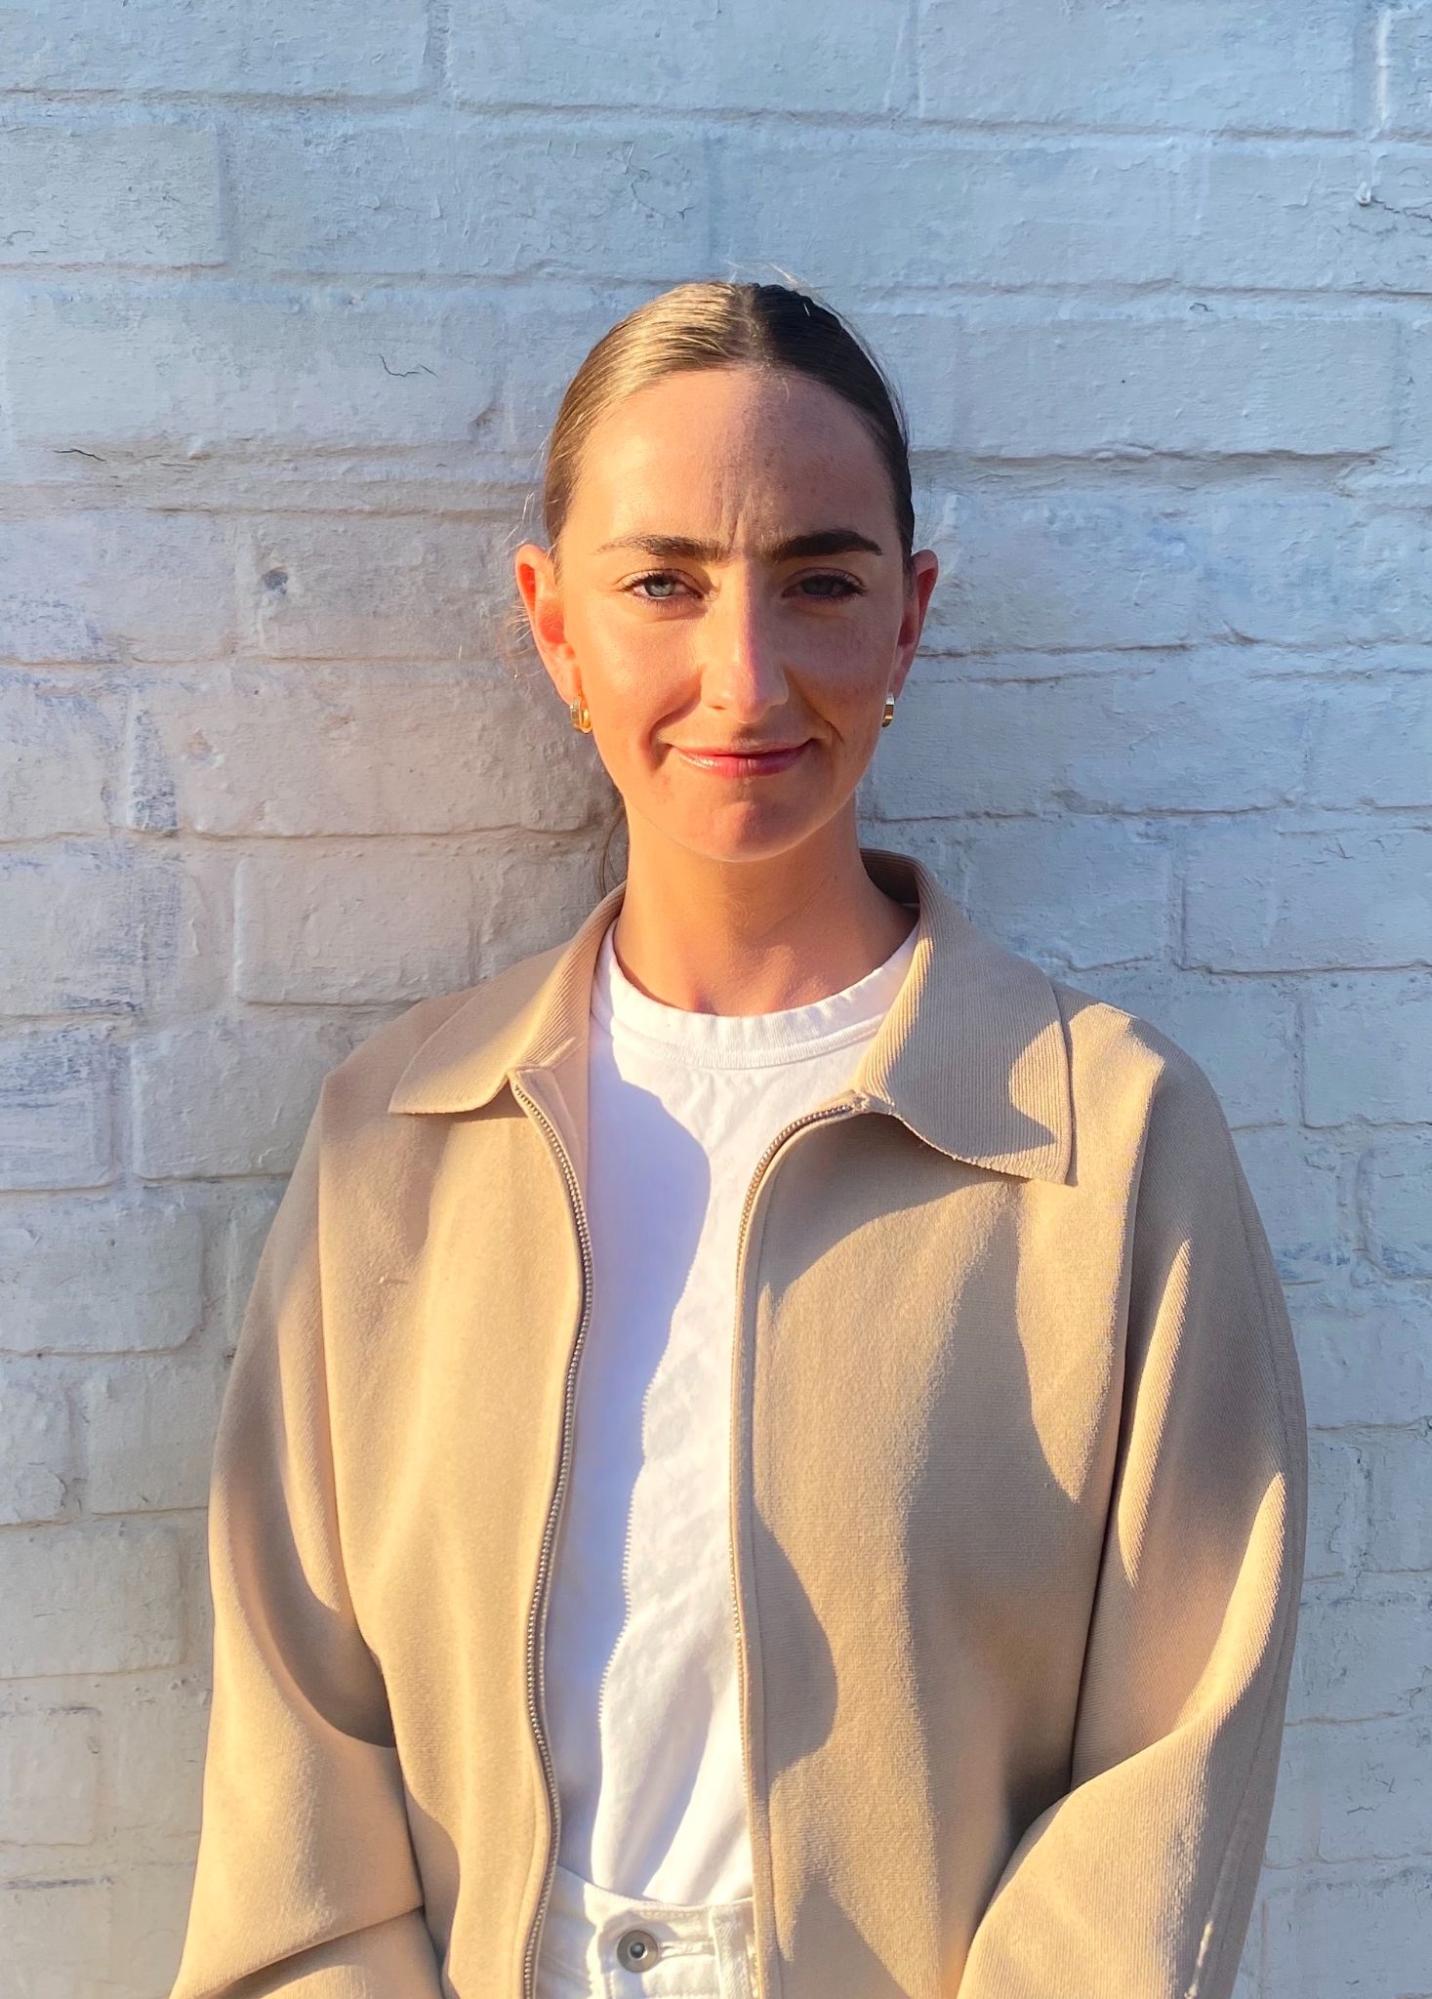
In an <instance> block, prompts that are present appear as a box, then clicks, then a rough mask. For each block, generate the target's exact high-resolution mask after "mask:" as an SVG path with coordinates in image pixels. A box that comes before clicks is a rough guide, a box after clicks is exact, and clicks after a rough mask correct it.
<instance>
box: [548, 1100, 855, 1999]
mask: <svg viewBox="0 0 1432 1999" xmlns="http://www.w3.org/2000/svg"><path fill="white" fill-rule="evenodd" d="M512 1089H513V1094H514V1095H515V1096H516V1098H517V1100H518V1102H519V1103H521V1104H522V1105H523V1107H524V1108H525V1109H526V1110H527V1111H528V1112H529V1113H530V1114H531V1115H532V1116H533V1117H535V1118H536V1119H537V1122H538V1123H539V1124H540V1125H541V1126H542V1128H543V1130H544V1131H545V1132H546V1133H547V1135H548V1138H549V1139H550V1141H551V1144H552V1147H553V1150H554V1151H555V1153H556V1155H557V1157H558V1159H559V1160H560V1162H561V1166H562V1172H563V1174H564V1175H565V1177H566V1181H567V1187H568V1191H569V1193H570V1195H571V1200H572V1213H573V1216H574V1219H575V1221H576V1224H577V1239H578V1242H579V1244H580V1246H581V1252H582V1305H581V1314H580V1317H579V1319H578V1322H577V1336H576V1339H575V1340H574V1342H573V1344H572V1353H571V1358H570V1359H569V1361H568V1363H567V1378H566V1381H565V1383H564V1384H563V1390H562V1448H561V1453H560V1456H559V1459H558V1464H557V1478H556V1483H555V1485H554V1487H553V1492H552V1497H551V1500H550V1501H549V1503H548V1507H547V1520H546V1525H545V1527H544V1529H543V1534H542V1549H541V1554H540V1556H539V1559H538V1563H537V1581H536V1586H535V1588H534V1589H533V1592H532V1604H531V1608H530V1610H529V1613H528V1618H527V1656H526V1664H527V1711H528V1715H529V1717H530V1720H531V1724H532V1733H533V1736H534V1738H535V1740H536V1742H537V1747H538V1750H539V1752H540V1755H541V1759H542V1773H543V1778H544V1781H545V1783H546V1787H547V1808H548V1815H549V1819H550V1822H551V1835H550V1839H549V1843H548V1853H547V1866H546V1869H545V1872H544V1874H543V1879H542V1892H541V1895H540V1897H539V1898H538V1904H537V1913H536V1915H535V1916H534V1918H533V1920H532V1925H531V1928H530V1929H529V1931H528V1935H527V1948H526V1950H525V1951H524V1953H523V1958H522V1999H533V1995H534V1983H533V1967H534V1966H535V1964H536V1961H537V1953H538V1950H539V1948H540V1946H541V1939H542V1931H543V1927H544V1925H545V1923H546V1919H547V1902H548V1898H549V1896H550V1894H551V1889H552V1878H553V1875H554V1874H555V1872H556V1866H555V1863H556V1858H557V1852H558V1847H559V1842H560V1837H561V1828H562V1804H561V1798H560V1796H559V1793H558V1789H557V1781H556V1771H555V1769H554V1768H553V1764H552V1756H551V1751H550V1749H549V1747H548V1744H547V1737H546V1731H545V1727H544V1722H543V1715H544V1712H545V1701H544V1699H543V1692H542V1668H541V1667H539V1666H538V1664H537V1648H536V1644H535V1635H536V1629H537V1620H538V1616H539V1614H540V1608H541V1603H542V1597H543V1593H544V1591H545V1589H546V1586H547V1574H548V1568H549V1565H550V1561H551V1554H552V1547H553V1543H554V1538H555V1528H556V1524H557V1520H558V1518H559V1515H560V1512H561V1503H562V1494H563V1492H564V1490H565V1487H566V1482H567V1458H568V1447H569V1445H570V1443H571V1437H572V1416H573V1412H574V1409H575V1401H574V1398H573V1395H572V1384H573V1382H574V1381H575V1379H576V1374H577V1367H578V1363H579V1361H580V1358H581V1352H582V1345H583V1342H584V1341H585V1339H586V1336H587V1316H588V1307H589V1305H590V1302H591V1292H592V1242H591V1235H590V1233H589V1231H588V1228H587V1217H586V1210H585V1208H584V1206H583V1204H582V1194H581V1188H580V1187H579V1185H578V1183H577V1175H576V1172H575V1171H574V1169H573V1166H572V1162H571V1159H570V1157H569V1155H568V1152H567V1148H566V1146H565V1145H564V1144H563V1143H562V1139H561V1136H560V1134H559V1133H558V1131H557V1129H556V1127H555V1126H554V1124H553V1123H552V1120H551V1119H550V1118H549V1117H548V1116H547V1114H546V1112H545V1111H543V1110H542V1109H541V1107H540V1106H539V1105H538V1104H536V1103H535V1102H534V1101H533V1099H532V1098H531V1097H530V1096H529V1095H527V1093H526V1092H525V1091H524V1090H522V1089H521V1088H520V1086H519V1085H518V1084H517V1082H516V1081H515V1080H514V1081H513V1083H512ZM866 1101H867V1100H866V1099H865V1098H862V1097H847V1098H845V1099H844V1100H842V1101H841V1102H840V1103H837V1104H831V1105H827V1106H826V1107H825V1108H824V1109H821V1110H817V1111H811V1112H809V1113H807V1115H806V1116H805V1117H802V1118H797V1119H796V1120H795V1122H794V1123H792V1124H788V1125H786V1126H785V1128H784V1129H783V1130H782V1131H779V1132H777V1134H776V1136H775V1137H774V1138H773V1139H772V1140H771V1142H770V1144H769V1145H768V1146H767V1148H766V1150H765V1152H764V1153H763V1154H762V1156H761V1158H760V1160H759V1162H758V1164H757V1166H756V1170H755V1173H754V1174H753V1176H752V1179H751V1184H750V1186H749V1187H748V1188H747V1189H746V1198H745V1201H744V1202H743V1203H742V1207H741V1219H740V1223H739V1226H738V1228H737V1232H736V1328H735V1338H734V1339H733V1341H732V1352H731V1390H732V1395H731V1420H730V1424H729V1431H730V1454H729V1484H730V1498H729V1505H728V1534H727V1540H728V1544H729V1552H730V1568H731V1602H732V1606H733V1608H734V1611H735V1619H736V1666H737V1672H738V1675H739V1683H740V1714H741V1723H742V1731H743V1742H742V1755H741V1771H742V1776H743V1777H744V1779H745V1785H746V1812H747V1821H748V1823H749V1822H750V1820H751V1818H752V1817H753V1806H754V1791H753V1786H752V1783H751V1759H750V1756H749V1754H748V1753H747V1752H746V1745H745V1742H744V1730H745V1716H746V1660H745V1646H744V1632H743V1626H742V1623H741V1593H740V1583H739V1580H738V1576H737V1563H736V1527H737V1518H736V1514H737V1509H736V1491H737V1480H738V1472H737V1462H736V1424H735V1405H736V1396H737V1393H738V1385H739V1379H740V1360H741V1322H742V1319H743V1318H744V1316H745V1315H744V1312H743V1310H742V1297H741V1290H742V1285H741V1278H742V1276H743V1274H744V1263H745V1250H746V1227H747V1224H748V1222H749V1221H750V1217H751V1211H752V1209H753V1208H754V1206H755V1203H756V1196H757V1193H758V1192H759V1189H760V1185H761V1181H762V1179H763V1177H764V1175H765V1172H766V1168H767V1167H768V1166H769V1165H770V1163H771V1160H772V1159H773V1158H774V1157H775V1155H776V1153H777V1152H779V1151H780V1149H781V1147H782V1146H783V1145H784V1144H785V1142H786V1140H787V1139H788V1138H789V1137H790V1136H791V1134H792V1133H793V1132H797V1131H799V1130H800V1129H801V1128H802V1126H804V1125H808V1124H816V1123H818V1122H820V1121H821V1120H822V1119H824V1118H835V1117H848V1116H849V1115H850V1114H851V1112H852V1111H855V1110H859V1109H862V1108H863V1107H864V1105H865V1103H866ZM756 1995H757V1999H764V1995H765V1986H764V1983H763V1981H762V1978H761V1972H760V1966H759V1964H758V1965H757V1968H756Z"/></svg>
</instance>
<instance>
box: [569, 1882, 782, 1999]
mask: <svg viewBox="0 0 1432 1999" xmlns="http://www.w3.org/2000/svg"><path fill="white" fill-rule="evenodd" d="M755 1961H756V1960H755V1931H754V1928H753V1924H752V1915H751V1897H750V1896H749V1895H746V1896H743V1897H741V1898H740V1900H738V1901H734V1902H649V1901H642V1900H639V1899H636V1898H634V1897H630V1896H626V1895H616V1894H613V1893H612V1892H611V1890H610V1889H607V1888H599V1887H597V1885H596V1883H595V1882H593V1881H587V1880H584V1879H583V1877H582V1876H581V1875H580V1874H574V1873H572V1872H571V1870H570V1869H569V1868H566V1867H562V1866H560V1865H559V1866H558V1868H557V1871H556V1873H555V1875H554V1876H553V1879H552V1891H551V1894H550V1896H549V1898H548V1902H547V1917H546V1921H545V1923H544V1924H543V1928H542V1948H541V1951H540V1953H539V1955H538V1963H537V1999H755V1992H756V1970H755Z"/></svg>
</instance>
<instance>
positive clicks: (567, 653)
mask: <svg viewBox="0 0 1432 1999" xmlns="http://www.w3.org/2000/svg"><path fill="white" fill-rule="evenodd" d="M512 560H513V570H514V573H515V575H516V578H517V588H518V589H519V590H520V591H521V593H522V602H523V606H524V608H525V609H526V612H527V623H528V625H529V627H530V628H531V632H532V642H533V644H534V645H535V646H536V648H537V651H538V654H539V655H540V657H541V660H542V664H543V666H544V667H546V669H547V673H548V676H549V677H550V679H551V681H552V684H553V686H554V687H555V688H556V689H557V692H558V693H559V694H560V695H561V697H562V699H563V700H564V701H572V700H575V699H576V695H577V675H576V662H575V660H574V658H573V655H572V648H571V646H570V645H569V644H568V642H567V632H566V616H565V612H564V609H563V604H562V587H561V584H560V583H559V582H558V580H557V572H556V570H555V568H554V567H553V563H552V557H551V555H550V553H549V552H548V551H547V550H546V549H545V548H541V547H539V546H538V544H537V543H536V542H534V541H524V542H523V544H522V546H521V547H520V548H519V549H518V550H517V553H516V554H515V555H514V557H513V559H512Z"/></svg>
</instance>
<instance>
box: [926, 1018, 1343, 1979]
mask: <svg viewBox="0 0 1432 1999" xmlns="http://www.w3.org/2000/svg"><path fill="white" fill-rule="evenodd" d="M1164 1045H1165V1047H1166V1048H1167V1049H1168V1050H1171V1051H1172V1052H1171V1054H1169V1055H1167V1057H1166V1061H1165V1067H1164V1069H1163V1071H1162V1072H1161V1074H1160V1077H1159V1079H1158V1082H1157V1084H1156V1087H1155V1091H1154V1098H1153V1103H1152V1105H1151V1108H1150V1112H1149V1114H1148V1117H1147V1120H1146V1128H1145V1133H1144V1150H1143V1158H1142V1162H1141V1170H1140V1174H1139V1181H1138V1191H1137V1196H1136V1202H1135V1211H1134V1224H1133V1232H1132V1246H1131V1250H1130V1252H1129V1257H1128V1285H1129V1288H1128V1315H1127V1329H1126V1348H1125V1368H1124V1380H1123V1399H1122V1405H1121V1420H1120V1429H1119V1437H1118V1444H1117V1451H1116V1459H1115V1467H1114V1478H1113V1488H1112V1493H1111V1497H1110V1502H1109V1513H1108V1522H1107V1527H1106V1534H1105V1541H1104V1547H1103V1551H1102V1556H1101V1562H1100V1568H1099V1574H1098V1580H1097V1585H1096V1591H1095V1596H1094V1603H1093V1610H1092V1614H1091V1619H1090V1625H1089V1631H1088V1636H1087V1643H1086V1651H1085V1659H1084V1672H1083V1679H1082V1682H1081V1687H1080V1694H1079V1701H1078V1706H1077V1713H1076V1722H1075V1728H1074V1737H1073V1754H1072V1762H1071V1769H1070V1777H1069V1785H1068V1789H1067V1791H1066V1793H1065V1795H1063V1796H1062V1797H1060V1798H1058V1799H1056V1800H1055V1801H1054V1803H1053V1804H1051V1805H1050V1806H1049V1807H1048V1808H1047V1809H1046V1810H1045V1811H1043V1812H1041V1813H1040V1815H1039V1816H1038V1817H1037V1818H1036V1819H1035V1820H1034V1821H1033V1822H1032V1823H1031V1824H1030V1825H1028V1826H1027V1827H1026V1828H1025V1830H1024V1833H1023V1836H1022V1837H1021V1838H1020V1840H1019V1843H1018V1845H1017V1846H1016V1847H1015V1849H1014V1851H1013V1853H1012V1854H1011V1856H1010V1859H1009V1861H1008V1863H1007V1865H1006V1866H1005V1868H1004V1871H1003V1873H1002V1874H1001V1876H1000V1878H999V1880H998V1882H997V1883H996V1884H995V1888H994V1890H993V1893H992V1897H991V1899H990V1901H989V1903H988V1904H987V1905H986V1908H985V1911H984V1913H983V1916H982V1917H981V1920H980V1922H979V1924H978V1926H977V1928H976V1931H975V1934H974V1937H973V1939H972V1942H971V1947H970V1951H969V1954H968V1956H967V1959H966V1964H965V1969H964V1973H963V1976H962V1979H961V1982H960V1985H959V1994H960V1999H1110V1995H1111V1994H1117V1995H1118V1999H1229V1995H1230V1993H1231V1992H1232V1990H1233V1985H1234V1981H1235V1978H1236V1977H1237V1973H1238V1967H1239V1961H1240V1958H1241V1955H1242V1951H1243V1946H1244V1942H1245V1939H1246V1935H1247V1931H1248V1925H1249V1920H1250V1917H1251V1914H1252V1905H1253V1901H1254V1896H1255V1892H1256V1889H1257V1884H1258V1877H1259V1873H1260V1869H1261V1866H1262V1860H1263V1851H1264V1843H1265V1840H1266V1838H1267V1832H1268V1825H1269V1821H1270V1819H1271V1815H1272V1806H1273V1796H1274V1789H1275V1785H1276V1782H1277V1775H1278V1767H1279V1756H1280V1747H1281V1737H1282V1732H1283V1722H1284V1715H1285V1709H1286V1702H1287V1691H1288V1684H1289V1677H1290V1672H1291V1665H1292V1656H1293V1648H1294V1640H1295V1635H1296V1629H1297V1621H1298V1608H1299V1601H1300V1592H1301V1584H1302V1575H1303V1563H1304V1549H1305V1538H1306V1520H1307V1427H1306V1415H1305V1410H1304V1403H1303V1391H1302V1382H1301V1378H1300V1374H1299V1368H1298V1362H1297V1357H1296V1353H1295V1349H1294V1345H1293V1336H1292V1329H1291V1325H1290V1322H1289V1317H1288V1311H1287V1305H1286V1301H1285V1299H1284V1295H1283V1291H1282V1287H1281V1285H1280V1282H1279V1279H1278V1276H1277V1272H1276V1267H1275V1265H1274V1262H1273V1257H1272V1253H1271V1250H1270V1247H1269V1244H1268V1239H1267V1236H1266V1234H1265V1232H1264V1229H1263V1226H1262V1223H1261V1220H1260V1218H1259V1215H1258V1212H1257V1209H1256V1208H1255V1206H1254V1202H1253V1197H1252V1194H1251V1193H1250V1191H1249V1187H1248V1182H1247V1180H1246V1178H1245V1175H1244V1172H1243V1169H1242V1166H1241V1163H1240V1161H1239V1157H1238V1154H1237V1152H1236V1151H1235V1149H1234V1143H1233V1138H1232V1134H1231V1132H1230V1130H1229V1127H1228V1124H1227V1122H1226V1120H1225V1117H1224V1114H1223V1111H1222V1107H1221V1105H1220V1103H1219V1101H1218V1099H1217V1097H1216V1095H1215V1094H1214V1090H1213V1086H1212V1084H1211V1083H1210V1082H1209V1080H1208V1079H1207V1077H1206V1075H1205V1074H1204V1072H1203V1070H1202V1069H1201V1068H1200V1067H1199V1066H1198V1065H1197V1064H1196V1063H1195V1062H1194V1060H1193V1058H1192V1057H1191V1056H1188V1055H1186V1054H1185V1053H1184V1052H1183V1051H1182V1050H1181V1049H1179V1048H1178V1047H1177V1046H1176V1044H1173V1043H1166V1044H1164Z"/></svg>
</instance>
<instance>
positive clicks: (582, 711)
mask: <svg viewBox="0 0 1432 1999" xmlns="http://www.w3.org/2000/svg"><path fill="white" fill-rule="evenodd" d="M567 713H568V714H569V715H570V716H571V718H572V727H573V728H574V729H581V730H583V731H584V732H585V731H588V730H590V728H591V726H592V718H591V715H590V713H589V712H588V709H587V704H586V702H585V701H584V700H583V699H582V697H581V695H580V694H579V695H578V696H577V698H576V700H575V701H569V702H568V703H567Z"/></svg>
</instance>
